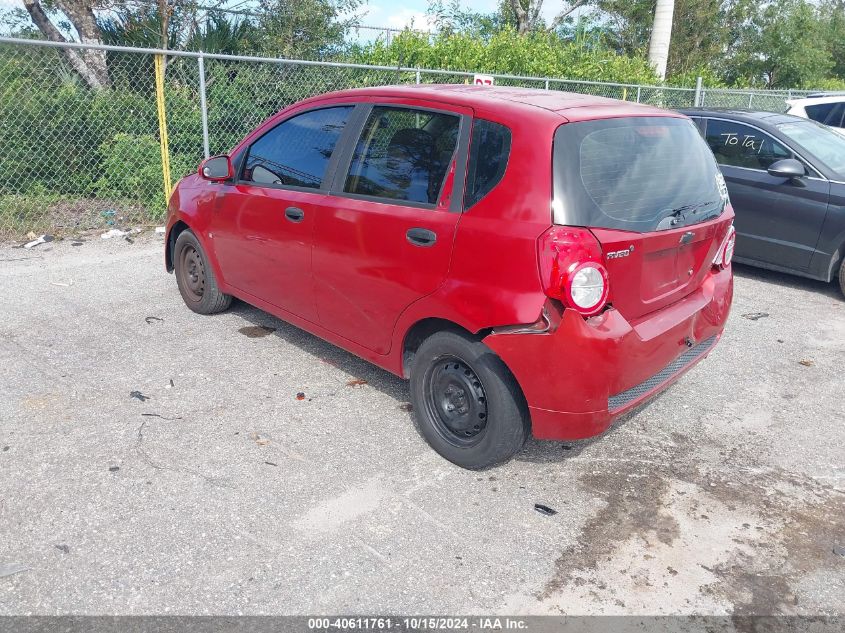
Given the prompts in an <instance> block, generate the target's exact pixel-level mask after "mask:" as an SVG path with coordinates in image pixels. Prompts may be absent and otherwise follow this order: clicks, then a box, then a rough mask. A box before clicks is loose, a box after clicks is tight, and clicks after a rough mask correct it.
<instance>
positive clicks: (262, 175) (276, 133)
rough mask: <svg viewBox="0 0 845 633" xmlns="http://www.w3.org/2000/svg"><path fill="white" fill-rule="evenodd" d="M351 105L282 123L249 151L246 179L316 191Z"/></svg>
mask: <svg viewBox="0 0 845 633" xmlns="http://www.w3.org/2000/svg"><path fill="white" fill-rule="evenodd" d="M351 112H352V106H343V107H339V108H325V109H323V110H313V111H311V112H305V113H304V114H300V115H298V116H295V117H293V118H291V119H288V120H287V121H284V122H283V123H280V124H279V125H277V126H276V127H274V128H273V129H272V130H270V131H269V132H267V133H266V134H265V135H264V136H262V137H261V138H260V139H258V140H257V141H256V142H255V143H253V144H252V146H251V147H250V148H249V153H248V154H247V158H246V163H245V164H244V170H243V178H242V179H243V180H249V181H251V182H255V183H260V184H272V185H289V186H295V187H309V188H312V189H317V188H319V187H320V183H321V182H322V181H323V177H324V176H325V174H326V167H327V166H328V164H329V159H330V158H331V156H332V151H334V147H335V145H336V144H337V141H338V139H339V138H340V134H341V132H342V131H343V127H344V125H346V121H347V119H348V118H349V115H350V113H351Z"/></svg>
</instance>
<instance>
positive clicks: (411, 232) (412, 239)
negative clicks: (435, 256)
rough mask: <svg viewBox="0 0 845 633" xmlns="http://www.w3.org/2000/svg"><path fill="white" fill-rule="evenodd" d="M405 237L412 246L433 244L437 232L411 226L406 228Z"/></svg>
mask: <svg viewBox="0 0 845 633" xmlns="http://www.w3.org/2000/svg"><path fill="white" fill-rule="evenodd" d="M405 237H406V238H407V239H408V242H409V243H410V244H413V245H414V246H424V247H426V246H434V243H435V242H436V241H437V233H435V232H434V231H429V230H428V229H420V228H413V229H408V232H407V233H405Z"/></svg>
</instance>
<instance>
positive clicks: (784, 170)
mask: <svg viewBox="0 0 845 633" xmlns="http://www.w3.org/2000/svg"><path fill="white" fill-rule="evenodd" d="M767 171H768V172H769V175H770V176H774V177H775V178H790V179H792V178H801V177H803V176H806V175H807V172H806V170H805V169H804V165H802V164H801V163H800V162H799V161H797V160H795V159H794V158H784V159H782V160H779V161H777V162H774V163H772V164H771V165H769V169H768V170H767Z"/></svg>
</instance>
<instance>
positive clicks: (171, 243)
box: [166, 85, 734, 469]
mask: <svg viewBox="0 0 845 633" xmlns="http://www.w3.org/2000/svg"><path fill="white" fill-rule="evenodd" d="M732 223H733V211H732V209H731V207H730V203H729V201H728V194H727V189H726V188H725V185H724V181H723V180H722V178H721V175H720V173H719V170H718V168H717V166H716V162H715V160H714V158H713V155H712V154H711V153H710V150H709V149H708V147H707V145H706V144H705V143H704V141H703V140H702V139H701V136H700V135H699V133H698V130H696V128H695V126H694V125H693V124H692V123H691V122H690V120H689V119H687V118H686V117H684V116H683V115H679V114H677V113H673V112H670V111H666V110H661V109H658V108H653V107H647V106H640V105H635V104H631V103H626V102H623V101H615V100H611V99H602V98H598V97H592V96H585V95H578V94H569V93H565V92H556V91H543V90H525V89H517V88H504V87H502V88H500V87H475V86H464V85H458V86H455V85H448V86H402V87H386V88H370V89H359V90H347V91H342V92H335V93H330V94H326V95H322V96H319V97H314V98H311V99H307V100H305V101H302V102H300V103H297V104H295V105H292V106H290V107H289V108H286V109H285V110H283V111H282V112H280V113H279V114H277V115H275V116H273V117H271V118H270V119H268V120H267V121H266V122H264V123H263V124H262V125H261V126H259V127H258V128H257V129H256V130H255V131H254V132H252V133H251V134H250V135H249V136H247V137H246V138H245V139H244V140H243V141H242V142H241V143H240V144H239V145H238V146H237V147H235V148H234V150H232V152H231V153H230V154H229V155H228V156H217V157H213V158H210V159H208V160H206V161H205V162H204V163H203V164H202V165H201V167H200V170H199V173H198V174H195V175H191V176H188V177H186V178H184V179H183V180H182V181H181V182H180V183H179V185H178V186H177V188H176V190H175V192H174V194H173V197H172V199H171V201H170V205H169V216H168V222H167V233H168V236H167V240H166V266H167V270H168V271H173V270H175V273H176V280H177V283H178V286H179V291H180V292H181V294H182V297H183V298H184V300H185V303H186V304H187V305H188V307H190V308H191V309H192V310H194V311H195V312H199V313H201V314H210V313H213V312H219V311H221V310H224V309H226V308H227V307H228V306H229V304H230V302H231V299H232V297H238V298H240V299H242V300H243V301H246V302H247V303H250V304H253V305H255V306H258V307H259V308H261V309H263V310H266V311H267V312H270V313H272V314H274V315H276V316H277V317H279V318H281V319H284V320H285V321H289V322H290V323H293V324H294V325H297V326H299V327H301V328H303V329H305V330H307V331H309V332H311V333H313V334H315V335H317V336H319V337H321V338H324V339H326V340H328V341H330V342H332V343H334V344H336V345H338V346H340V347H342V348H344V349H346V350H348V351H350V352H352V353H353V354H356V355H358V356H361V357H362V358H365V359H367V360H369V361H371V362H373V363H375V364H376V365H379V366H381V367H383V368H385V369H387V370H389V371H391V372H393V373H395V374H397V375H399V376H402V377H406V378H407V377H409V378H410V381H411V398H412V401H413V407H414V414H415V418H416V421H417V424H418V426H419V429H420V431H421V433H422V435H423V436H424V437H425V439H426V440H427V441H428V442H429V444H431V446H432V447H433V448H434V449H435V450H436V451H437V452H439V453H440V454H441V455H442V456H443V457H445V458H446V459H448V460H451V461H452V462H454V463H456V464H458V465H460V466H463V467H465V468H472V469H478V468H485V467H487V466H491V465H493V464H496V463H499V462H502V461H504V460H506V459H508V458H509V457H511V456H512V455H513V454H514V453H516V452H517V451H518V450H519V449H520V447H522V445H523V443H524V442H525V440H526V438H527V437H528V434H529V433H530V432H533V434H534V436H535V437H538V438H543V439H557V440H572V439H580V438H586V437H590V436H593V435H596V434H599V433H601V432H603V431H604V430H606V429H607V428H608V427H609V426H610V424H611V422H612V421H613V419H614V418H616V417H618V416H619V415H620V414H622V413H624V412H625V411H628V410H630V409H631V408H633V407H635V406H636V405H638V404H640V403H641V402H643V401H644V400H645V399H647V398H648V397H650V396H652V395H654V394H655V393H657V392H659V391H661V390H662V389H664V388H665V387H667V386H668V385H669V384H670V383H672V382H673V381H674V380H675V379H677V378H678V377H679V376H680V375H681V374H682V373H683V372H684V371H686V370H687V369H689V368H690V367H691V366H692V365H694V364H695V363H696V362H697V361H699V360H701V359H702V358H703V357H704V356H706V355H707V353H708V352H710V351H711V350H712V349H713V346H714V345H715V344H716V342H717V340H718V339H719V337H720V336H721V333H722V330H723V327H724V324H725V320H726V319H727V317H728V311H729V309H730V305H731V298H732V294H733V277H732V272H731V266H730V261H731V255H732V252H733V243H734V236H733V226H732Z"/></svg>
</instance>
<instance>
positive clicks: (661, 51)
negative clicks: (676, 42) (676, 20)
mask: <svg viewBox="0 0 845 633" xmlns="http://www.w3.org/2000/svg"><path fill="white" fill-rule="evenodd" d="M674 13H675V0H657V6H656V7H655V8H654V25H653V26H652V28H651V41H650V42H649V46H648V61H649V62H651V65H652V66H653V67H654V70H655V71H656V72H657V76H658V77H660V79H666V60H667V59H669V42H670V41H671V39H672V15H673V14H674Z"/></svg>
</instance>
